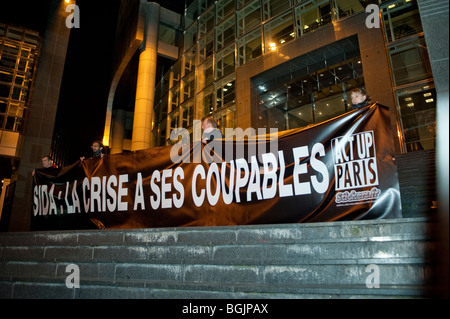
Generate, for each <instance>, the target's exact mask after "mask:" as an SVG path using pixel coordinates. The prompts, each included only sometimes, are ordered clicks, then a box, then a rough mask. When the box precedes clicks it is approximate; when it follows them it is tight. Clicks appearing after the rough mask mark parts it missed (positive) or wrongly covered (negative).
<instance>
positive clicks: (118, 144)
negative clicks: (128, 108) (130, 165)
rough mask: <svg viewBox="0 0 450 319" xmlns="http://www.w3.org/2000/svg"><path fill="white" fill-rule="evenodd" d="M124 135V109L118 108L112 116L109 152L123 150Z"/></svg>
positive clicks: (114, 152)
mask: <svg viewBox="0 0 450 319" xmlns="http://www.w3.org/2000/svg"><path fill="white" fill-rule="evenodd" d="M124 136H125V111H124V110H122V109H118V110H116V111H115V112H114V116H113V129H112V136H111V154H117V153H122V152H123V139H124Z"/></svg>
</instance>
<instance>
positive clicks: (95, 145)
mask: <svg viewBox="0 0 450 319" xmlns="http://www.w3.org/2000/svg"><path fill="white" fill-rule="evenodd" d="M91 148H92V152H93V153H94V155H95V156H99V155H100V154H102V153H103V152H104V147H103V144H102V142H100V141H94V142H92V145H91Z"/></svg>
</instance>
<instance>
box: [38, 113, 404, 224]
mask: <svg viewBox="0 0 450 319" xmlns="http://www.w3.org/2000/svg"><path fill="white" fill-rule="evenodd" d="M185 142H186V140H184V139H182V140H180V141H179V142H178V143H176V144H175V145H172V146H165V147H156V148H153V149H148V150H142V151H136V152H128V153H121V154H114V155H110V156H107V157H105V158H102V159H100V158H97V159H96V158H93V159H86V160H84V161H82V162H77V163H75V164H73V165H71V166H69V167H65V168H63V169H62V170H61V171H59V172H58V173H57V174H54V173H53V174H50V173H48V172H46V170H45V169H41V170H38V169H37V170H36V174H35V186H34V189H33V194H32V196H33V209H32V212H31V214H32V225H33V229H35V230H38V229H39V230H40V229H42V230H43V229H77V228H78V229H80V228H90V227H100V228H150V227H178V226H220V225H250V224H275V223H304V222H324V221H337V220H358V219H380V218H399V217H401V204H400V194H399V187H398V178H397V169H396V166H395V161H394V147H393V139H392V132H391V129H390V124H389V115H388V109H387V108H386V107H385V106H382V105H379V104H372V105H370V106H367V107H365V108H362V109H359V110H356V111H352V112H349V113H346V114H343V115H341V116H338V117H336V118H333V119H331V120H328V121H326V122H323V123H320V124H317V125H312V126H309V127H306V128H300V129H294V130H289V131H283V132H279V133H272V134H267V135H257V136H256V137H249V138H246V139H243V140H239V139H236V138H234V139H223V140H214V141H212V142H211V143H209V144H206V145H204V144H202V143H200V142H198V143H185Z"/></svg>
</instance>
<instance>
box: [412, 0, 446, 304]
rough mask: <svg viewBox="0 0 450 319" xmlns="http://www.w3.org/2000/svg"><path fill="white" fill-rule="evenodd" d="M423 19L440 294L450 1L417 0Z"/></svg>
mask: <svg viewBox="0 0 450 319" xmlns="http://www.w3.org/2000/svg"><path fill="white" fill-rule="evenodd" d="M417 4H418V6H419V12H420V18H421V20H422V26H423V32H424V34H425V41H426V44H427V48H428V54H429V56H430V63H431V69H432V71H433V78H434V85H435V88H436V95H437V105H436V130H437V132H436V143H437V145H436V169H437V174H436V175H437V189H438V199H439V223H438V227H437V229H436V230H434V231H435V233H438V234H439V239H440V242H439V243H440V245H439V248H438V250H437V251H439V254H438V258H437V259H438V260H437V261H438V264H439V268H438V269H436V274H435V278H434V280H435V282H436V283H437V286H438V287H437V289H436V296H435V297H438V298H448V297H449V289H448V288H449V284H450V279H449V275H448V269H449V249H450V248H449V229H448V223H449V214H448V211H449V206H450V204H449V197H448V193H449V178H448V177H449V147H448V136H449V121H448V118H449V107H448V105H449V76H448V69H449V46H448V37H449V34H448V31H449V28H448V13H449V3H448V1H445V0H433V1H431V0H417Z"/></svg>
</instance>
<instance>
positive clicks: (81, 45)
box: [0, 0, 190, 163]
mask: <svg viewBox="0 0 450 319" xmlns="http://www.w3.org/2000/svg"><path fill="white" fill-rule="evenodd" d="M48 2H49V0H40V1H35V0H34V1H32V0H22V1H1V2H0V22H4V23H8V24H15V25H18V26H23V27H26V28H30V29H33V30H36V31H40V32H42V31H43V30H44V29H45V23H46V19H47V14H46V10H48ZM155 2H158V3H160V4H161V6H163V7H166V8H168V9H172V10H174V11H177V12H179V13H181V12H183V8H184V5H185V0H172V1H167V0H160V1H158V0H156V1H155ZM188 2H190V1H188ZM76 3H77V5H78V6H79V9H80V28H79V29H76V28H73V29H72V30H71V35H70V39H69V46H68V51H67V57H66V64H65V68H64V75H63V81H62V84H61V91H60V99H59V104H58V112H57V117H56V124H55V128H59V130H61V131H62V132H63V133H64V134H65V135H66V137H67V139H68V145H67V146H68V151H69V162H70V163H72V162H75V161H77V160H78V159H79V157H80V156H83V155H88V156H89V155H90V154H91V149H90V145H91V143H92V141H93V140H95V139H100V140H101V139H102V137H103V130H104V121H105V115H106V103H107V97H108V90H109V85H110V79H111V76H112V67H111V65H112V55H113V50H114V40H115V31H116V21H117V15H118V12H119V5H120V0H108V1H97V0H77V1H76ZM68 14H69V13H68Z"/></svg>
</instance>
